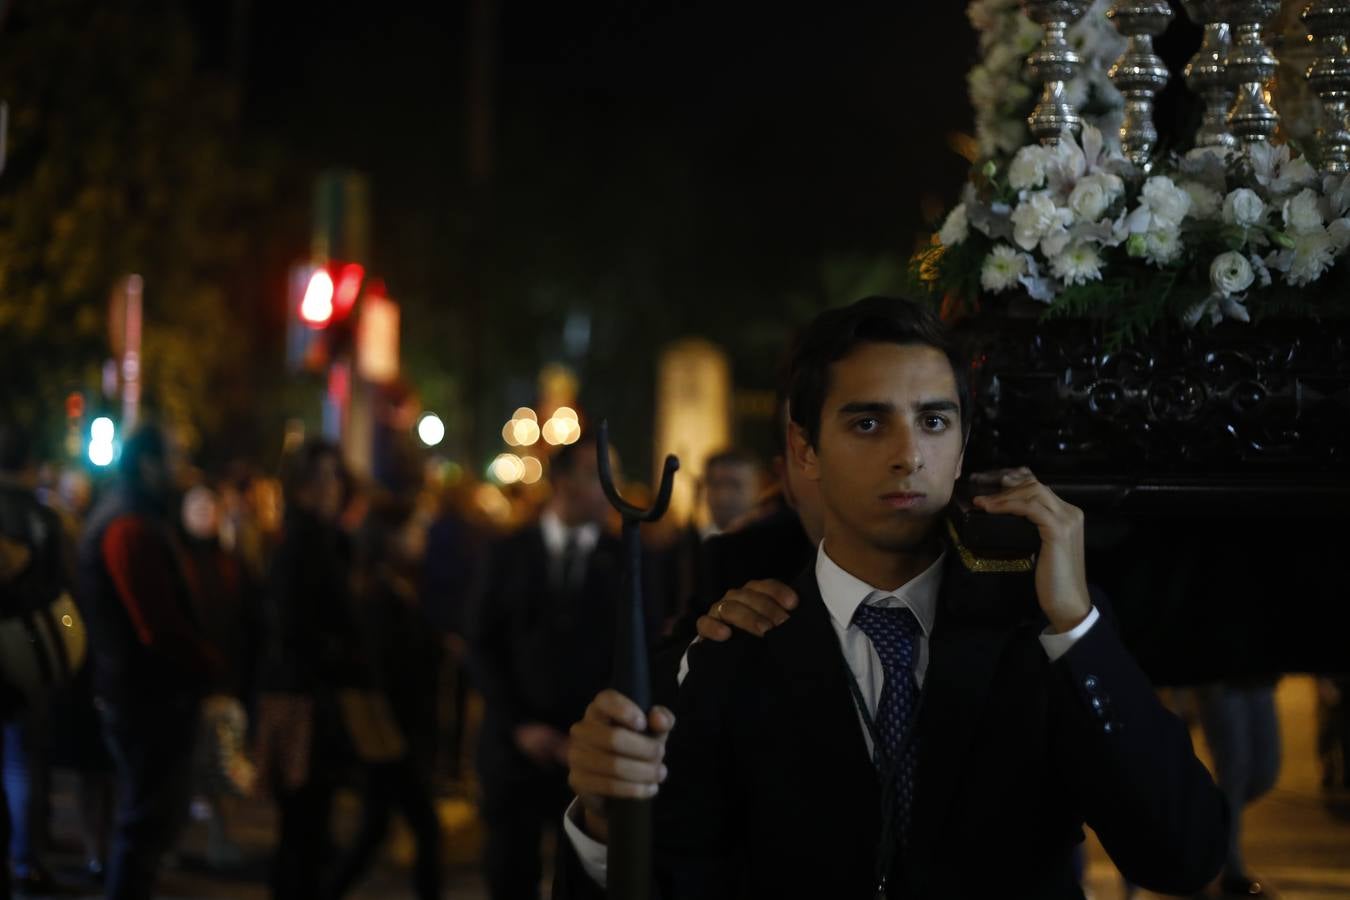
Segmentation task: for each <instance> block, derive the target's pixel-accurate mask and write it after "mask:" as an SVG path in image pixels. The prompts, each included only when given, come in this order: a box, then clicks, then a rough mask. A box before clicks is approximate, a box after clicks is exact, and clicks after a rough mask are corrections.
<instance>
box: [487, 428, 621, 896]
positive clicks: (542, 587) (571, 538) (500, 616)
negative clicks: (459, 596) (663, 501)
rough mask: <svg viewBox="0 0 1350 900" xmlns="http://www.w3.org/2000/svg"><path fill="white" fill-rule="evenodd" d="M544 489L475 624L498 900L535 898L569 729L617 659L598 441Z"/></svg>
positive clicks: (509, 547) (506, 549) (565, 459)
mask: <svg viewBox="0 0 1350 900" xmlns="http://www.w3.org/2000/svg"><path fill="white" fill-rule="evenodd" d="M614 469H615V471H617V469H618V466H617V465H615V467H614ZM549 478H550V481H551V484H552V488H553V496H552V498H551V499H550V501H549V503H548V505H547V507H545V509H544V511H543V513H542V514H541V515H540V517H539V521H538V522H536V523H535V524H533V525H531V526H529V527H527V528H525V529H523V530H521V531H520V532H518V533H516V534H514V535H510V536H508V537H506V538H504V539H503V540H501V541H500V542H498V543H497V544H496V545H494V546H493V547H492V549H491V553H490V561H489V564H488V572H487V578H486V581H485V584H484V590H483V591H482V593H481V595H480V596H479V598H478V599H477V601H476V603H475V608H474V609H473V610H472V616H471V621H470V632H469V652H470V664H471V667H472V671H473V674H474V677H475V680H476V682H477V686H478V688H479V690H481V691H482V693H483V698H484V700H485V703H486V711H485V714H484V721H483V727H482V733H481V736H480V742H479V748H478V772H479V777H480V779H481V782H482V786H483V808H482V814H483V819H484V821H485V823H486V825H487V832H488V834H487V847H486V850H485V860H484V864H485V866H486V869H487V878H488V887H489V891H490V893H491V896H492V897H493V898H494V900H515V898H533V897H536V896H538V890H539V879H540V874H541V862H540V838H541V836H542V833H543V830H544V828H545V827H548V828H556V827H557V825H558V822H559V818H560V816H561V814H562V809H563V807H564V806H566V804H567V800H568V790H567V770H566V754H567V728H568V726H569V725H570V724H571V723H572V722H574V721H576V719H577V718H579V717H580V715H581V713H582V712H583V711H584V710H585V708H586V704H587V702H588V701H589V700H590V698H591V697H592V696H594V695H595V692H596V691H597V690H599V689H600V688H601V687H603V686H604V685H605V684H606V683H607V682H608V677H609V671H610V661H611V657H612V650H611V648H612V645H613V640H612V635H613V631H614V616H615V613H614V610H615V603H616V602H617V599H618V597H619V590H620V577H621V575H622V563H621V556H620V547H619V542H618V541H617V540H616V539H615V538H614V537H613V536H612V535H609V534H606V533H605V527H604V526H605V522H606V521H607V519H608V516H609V513H610V507H609V504H608V501H607V500H606V499H605V495H604V491H603V489H602V488H601V486H600V476H599V472H598V466H597V465H596V445H595V441H594V440H593V439H592V440H586V439H584V438H583V439H582V440H581V441H579V442H578V443H576V444H571V445H567V446H564V447H563V448H562V449H561V450H559V451H558V452H557V454H556V455H555V456H554V457H553V459H552V461H551V462H550V465H549Z"/></svg>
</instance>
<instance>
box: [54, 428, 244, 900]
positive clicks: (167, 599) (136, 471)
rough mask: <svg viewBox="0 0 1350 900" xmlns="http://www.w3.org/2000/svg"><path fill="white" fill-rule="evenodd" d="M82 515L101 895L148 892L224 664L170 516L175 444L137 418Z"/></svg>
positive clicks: (115, 899)
mask: <svg viewBox="0 0 1350 900" xmlns="http://www.w3.org/2000/svg"><path fill="white" fill-rule="evenodd" d="M119 466H120V479H119V482H118V484H117V486H116V487H115V488H114V489H113V490H112V491H110V492H109V493H108V494H107V495H106V496H104V498H103V499H102V500H101V501H100V502H99V504H98V505H97V506H96V507H95V508H94V511H93V513H92V514H91V515H90V521H89V523H88V525H87V527H86V529H85V533H84V537H83V539H82V541H81V545H80V555H79V560H80V561H79V599H80V603H81V605H82V607H83V608H84V611H85V618H86V620H87V622H88V626H89V638H90V645H91V648H92V650H93V653H92V662H93V671H94V696H95V703H96V706H97V708H98V711H99V715H100V717H101V718H102V721H103V734H104V738H105V740H106V741H107V744H108V747H109V750H110V751H111V754H112V758H113V764H114V768H115V772H116V784H117V796H118V801H117V813H116V825H115V835H114V839H113V849H112V854H111V856H110V858H109V861H108V870H107V896H108V897H109V900H148V898H149V897H150V896H151V894H152V893H153V891H154V886H155V882H156V880H157V876H158V871H159V865H160V860H161V858H162V856H163V855H164V853H165V852H166V851H167V850H168V849H169V847H170V845H171V843H172V841H173V839H174V837H175V836H176V834H177V831H178V829H179V827H180V826H181V825H182V823H183V821H184V820H185V818H186V815H187V806H188V800H189V794H190V790H191V782H192V758H193V751H194V746H195V743H196V734H197V721H198V714H199V710H200V704H201V699H202V697H203V696H204V695H205V693H206V691H207V690H208V688H209V686H210V685H211V684H213V683H214V681H215V679H216V678H217V677H218V676H219V673H220V671H221V669H222V664H223V663H222V659H221V656H220V653H219V651H218V650H217V649H216V648H215V647H214V646H213V645H212V644H211V643H210V642H209V641H208V640H207V638H206V635H205V633H204V631H203V630H202V628H201V626H200V623H199V622H198V620H197V618H196V612H195V607H194V604H193V602H192V599H191V595H190V589H189V585H188V582H187V580H186V578H185V576H184V572H183V564H182V553H181V547H180V545H179V541H178V538H177V535H176V532H175V529H174V526H173V522H172V520H171V517H170V516H171V513H170V505H169V501H170V497H171V487H172V476H171V473H172V471H173V469H172V466H173V456H172V450H171V448H170V446H169V444H168V442H167V441H166V439H165V438H164V436H163V434H162V433H161V432H160V431H158V430H157V429H155V428H150V427H145V428H142V429H141V430H140V431H139V432H137V433H136V434H134V435H132V436H131V437H130V438H129V439H128V440H127V442H126V444H125V445H124V446H123V447H122V457H121V461H120V463H119Z"/></svg>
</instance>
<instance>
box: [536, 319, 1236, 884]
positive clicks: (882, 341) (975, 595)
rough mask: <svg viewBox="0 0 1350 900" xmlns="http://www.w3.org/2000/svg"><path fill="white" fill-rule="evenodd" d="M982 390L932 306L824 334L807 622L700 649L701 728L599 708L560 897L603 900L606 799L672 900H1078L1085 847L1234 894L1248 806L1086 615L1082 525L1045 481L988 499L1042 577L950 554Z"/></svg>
mask: <svg viewBox="0 0 1350 900" xmlns="http://www.w3.org/2000/svg"><path fill="white" fill-rule="evenodd" d="M966 371H967V369H966V366H965V363H964V362H963V361H962V360H961V358H960V356H959V355H958V354H957V353H956V352H955V350H954V349H953V348H952V346H951V344H950V343H949V339H948V338H947V336H946V333H945V331H944V330H943V328H942V326H941V324H940V323H939V322H938V321H937V320H936V317H935V316H933V314H932V313H931V312H930V311H929V310H927V308H926V307H924V306H922V305H921V304H918V303H914V302H909V301H897V300H888V299H885V298H869V299H867V300H864V301H860V302H859V303H857V304H854V305H853V306H851V307H847V308H843V309H836V310H831V311H829V312H827V313H824V314H822V315H821V316H819V317H818V318H817V319H816V321H815V322H813V323H812V325H811V326H810V328H808V329H807V331H806V333H805V334H804V336H803V339H802V340H801V341H800V342H799V344H798V346H797V348H796V350H795V352H794V357H793V364H792V370H791V372H792V373H791V376H790V384H791V392H790V410H791V413H792V419H793V427H792V440H791V452H792V455H793V457H794V460H795V461H796V462H797V463H798V464H799V465H800V466H801V468H802V470H803V472H804V474H805V475H806V477H807V478H809V479H810V480H812V481H814V482H815V483H816V484H817V486H818V487H819V489H820V496H821V499H822V502H823V509H824V513H825V516H824V539H823V542H822V544H821V546H820V548H819V550H818V552H817V555H816V558H815V561H814V564H813V565H812V566H811V567H810V568H809V569H808V570H807V571H806V572H804V573H803V574H802V575H801V577H799V578H798V579H797V581H796V583H795V586H794V587H795V591H794V593H795V596H796V597H797V598H798V602H797V604H795V610H794V611H793V612H792V613H791V615H790V616H789V617H787V618H786V621H781V622H780V623H779V624H776V626H775V627H773V628H771V629H769V630H767V633H765V632H764V631H759V632H758V633H760V634H765V636H764V637H763V639H762V640H757V639H755V638H754V637H751V636H749V635H747V634H745V633H744V632H739V633H737V634H736V635H734V636H732V638H731V640H729V641H727V642H725V643H715V642H703V643H701V644H697V645H695V646H694V647H693V648H692V649H691V650H690V652H689V654H688V658H687V660H686V664H685V665H684V666H682V667H681V673H680V676H679V678H680V681H681V687H680V690H679V693H678V696H677V698H676V700H675V712H676V713H678V714H679V715H680V727H679V728H678V729H674V730H673V731H672V729H673V728H674V724H675V722H674V714H672V712H671V711H670V710H668V709H665V708H662V707H657V708H654V709H653V710H652V712H651V714H650V716H644V715H643V713H642V712H641V711H640V710H638V709H636V707H634V706H633V704H632V703H631V702H629V701H628V700H627V699H626V698H624V697H622V696H620V695H618V694H617V693H615V692H613V691H606V692H603V693H601V694H600V695H598V696H597V698H596V699H595V701H593V702H592V704H591V705H590V707H588V709H587V713H586V716H585V718H584V719H583V720H582V721H581V722H579V723H577V725H576V726H574V728H573V730H572V737H573V747H572V749H571V752H570V754H569V762H570V765H571V769H572V774H571V783H572V785H573V787H574V788H575V789H576V790H577V792H578V794H579V795H580V796H579V800H580V802H579V803H578V804H575V805H574V806H573V807H571V808H570V809H569V814H568V818H567V820H566V821H567V833H568V839H569V840H568V846H567V847H566V848H565V851H566V852H565V854H564V859H563V864H562V866H561V868H560V873H559V879H558V882H557V885H558V892H557V895H558V896H560V897H567V898H577V897H590V896H600V895H602V894H603V890H604V886H605V884H606V883H607V877H608V875H607V871H606V868H605V859H604V857H605V849H604V846H603V841H604V840H605V839H606V837H607V820H606V818H605V815H604V811H603V804H602V803H600V802H599V801H600V800H601V798H604V797H651V796H653V795H657V793H658V790H659V797H658V799H657V802H656V810H655V814H656V858H655V861H656V871H655V876H656V890H657V893H658V895H659V896H662V897H664V898H667V900H672V898H683V897H691V898H692V897H699V898H705V897H732V896H765V897H769V896H774V897H777V896H836V897H858V898H862V897H873V898H877V897H905V898H929V897H944V898H945V897H988V896H1003V895H1009V896H1024V897H1052V898H1061V897H1062V898H1066V900H1067V898H1081V897H1082V896H1083V894H1082V890H1081V888H1080V887H1079V884H1078V879H1077V877H1076V872H1075V868H1074V852H1075V848H1076V847H1077V846H1078V845H1079V844H1080V843H1081V841H1082V825H1083V824H1084V822H1085V821H1086V823H1087V824H1089V825H1091V826H1092V827H1093V828H1094V830H1095V831H1096V832H1097V834H1098V836H1099V837H1100V838H1101V840H1102V843H1103V845H1104V846H1105V847H1106V849H1107V851H1108V853H1110V855H1111V856H1112V859H1113V860H1114V861H1115V862H1116V864H1117V865H1118V866H1119V867H1120V868H1121V870H1122V871H1123V872H1124V873H1126V874H1127V875H1128V876H1129V877H1131V879H1132V880H1134V881H1135V882H1137V883H1140V884H1143V885H1145V886H1146V887H1149V888H1151V889H1154V890H1158V891H1163V892H1166V893H1187V892H1190V891H1194V890H1198V889H1199V888H1201V887H1202V886H1203V885H1204V884H1206V883H1207V882H1208V881H1209V880H1210V879H1211V878H1212V877H1213V876H1214V875H1215V874H1216V873H1217V871H1218V869H1219V867H1220V865H1221V863H1222V859H1223V855H1224V849H1225V844H1226V836H1227V828H1228V814H1227V808H1226V805H1225V803H1224V801H1223V798H1222V796H1221V795H1220V794H1219V792H1218V790H1217V789H1216V788H1215V786H1214V784H1213V782H1212V780H1211V779H1210V777H1209V775H1208V773H1207V772H1206V771H1205V770H1204V768H1203V766H1201V765H1200V763H1199V762H1198V761H1197V760H1196V759H1195V756H1194V753H1193V752H1192V749H1191V746H1190V740H1189V737H1188V735H1187V732H1186V729H1185V727H1184V726H1183V725H1182V723H1181V722H1179V721H1178V720H1177V719H1176V718H1175V717H1173V716H1172V715H1171V714H1170V713H1168V712H1167V711H1166V710H1165V709H1163V707H1162V706H1161V705H1160V704H1159V703H1158V701H1157V699H1156V697H1155V696H1154V693H1153V690H1152V687H1151V685H1150V684H1149V682H1148V680H1147V679H1146V678H1145V676H1144V675H1143V673H1142V672H1141V671H1140V670H1139V669H1138V667H1137V666H1136V665H1135V664H1134V662H1133V660H1132V659H1131V658H1130V657H1129V655H1128V653H1127V652H1126V651H1125V649H1124V647H1123V645H1122V644H1121V643H1120V640H1119V637H1118V636H1117V634H1116V633H1115V630H1114V628H1113V627H1112V625H1111V624H1110V622H1109V620H1108V618H1107V617H1106V616H1105V615H1103V612H1102V608H1103V606H1104V603H1105V600H1104V598H1103V597H1102V596H1101V595H1100V594H1099V593H1097V592H1095V591H1090V590H1089V588H1088V584H1087V580H1086V572H1085V566H1084V562H1083V560H1084V551H1083V528H1082V525H1083V516H1082V513H1081V511H1080V510H1077V509H1076V508H1074V507H1072V506H1070V505H1068V504H1066V503H1064V502H1063V501H1062V500H1060V499H1059V498H1058V497H1056V496H1055V495H1054V493H1053V492H1051V491H1050V490H1049V489H1048V488H1047V487H1045V486H1044V485H1042V484H1041V483H1040V482H1038V481H1037V480H1036V478H1035V477H1034V475H1032V474H1031V473H1030V472H1029V471H1027V470H1025V469H1017V470H1009V471H1006V472H1000V473H994V474H993V475H990V476H988V477H987V478H986V479H985V480H986V481H987V482H988V485H989V487H990V488H991V489H992V490H993V491H994V493H993V494H991V495H990V496H987V497H982V498H980V499H979V500H977V501H976V505H977V507H978V508H980V509H982V510H983V511H985V512H989V513H995V514H1007V515H1014V516H1020V517H1023V518H1026V519H1028V520H1030V521H1031V522H1032V523H1033V524H1034V525H1035V526H1036V529H1037V532H1038V533H1039V536H1040V541H1041V547H1040V552H1039V554H1038V555H1037V558H1036V565H1035V569H1034V572H1028V573H1026V574H1024V575H1007V576H991V575H978V574H974V572H972V571H971V570H969V569H968V568H967V566H966V565H965V564H964V563H963V562H962V554H961V549H962V548H960V547H957V546H955V545H954V543H953V542H952V541H951V540H950V539H949V537H948V534H947V532H946V531H945V530H944V529H943V528H942V523H943V521H944V516H943V513H944V510H945V507H946V506H947V503H948V501H949V500H950V497H951V494H952V491H953V486H954V483H955V481H956V479H957V477H958V476H959V474H960V471H961V464H962V460H963V457H964V449H965V437H966V435H967V434H968V429H969V417H968V410H969V407H970V401H969V397H968V389H967V386H966ZM787 605H788V606H793V605H794V604H791V603H788V604H787ZM649 728H650V732H651V733H650V734H649V733H647V732H648V729H649ZM667 737H669V743H668V744H667ZM667 776H668V777H667ZM972 852H978V853H979V854H980V858H981V860H982V862H981V864H979V865H972V864H971V854H972Z"/></svg>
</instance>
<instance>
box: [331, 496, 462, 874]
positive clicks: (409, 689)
mask: <svg viewBox="0 0 1350 900" xmlns="http://www.w3.org/2000/svg"><path fill="white" fill-rule="evenodd" d="M410 533H411V509H410V507H409V506H408V505H407V504H403V503H400V502H398V501H394V500H389V501H386V502H383V503H380V504H379V505H377V506H376V507H375V508H373V509H372V510H371V511H370V513H369V515H367V517H366V521H365V522H364V523H363V524H362V527H361V529H360V535H359V544H360V551H361V552H360V554H359V560H358V570H359V578H358V585H359V587H358V592H357V622H358V623H359V625H360V631H361V637H362V643H363V645H364V647H365V657H366V659H367V661H368V662H369V664H370V666H371V668H372V670H373V675H374V686H375V688H376V689H377V690H379V691H381V692H383V694H384V696H385V697H386V698H387V700H388V702H389V706H390V710H391V712H392V713H393V719H394V722H395V724H396V725H397V726H398V730H399V731H400V732H401V734H402V737H403V740H404V744H405V750H404V752H403V753H401V754H399V755H398V756H397V757H396V758H394V759H389V760H382V761H379V762H374V763H370V764H368V765H366V766H365V767H364V769H365V788H364V791H363V792H362V797H361V820H360V823H359V824H358V825H357V829H356V835H355V837H354V838H353V840H352V843H351V845H350V846H349V847H348V848H347V850H346V852H345V853H344V854H343V856H342V858H341V859H340V860H339V862H338V866H337V874H336V875H335V876H334V878H333V882H332V885H331V887H330V890H329V891H328V896H329V897H330V898H332V900H339V898H341V897H344V896H346V894H347V893H348V892H349V891H350V890H351V889H352V888H353V887H355V886H356V884H358V883H359V882H360V881H361V880H362V879H363V878H364V877H365V875H366V874H367V873H368V872H369V870H370V866H371V864H372V863H373V862H374V860H375V855H376V853H377V852H378V851H379V849H380V847H381V846H382V845H383V844H384V840H385V837H386V836H387V835H388V834H389V826H390V823H391V822H392V821H393V816H394V813H395V812H398V813H400V814H401V815H402V816H403V819H404V821H406V822H407V823H408V827H409V829H410V830H411V831H412V834H413V839H414V841H415V842H416V847H417V850H416V857H415V858H414V862H413V890H414V892H415V894H416V896H417V898H418V900H437V898H439V897H440V895H441V880H442V879H441V866H440V847H441V831H440V821H439V819H438V818H437V816H436V805H435V800H436V793H435V790H434V788H433V777H434V768H435V759H436V737H437V703H436V691H435V687H436V681H437V677H438V675H439V671H440V665H441V641H440V639H439V637H438V634H437V632H436V629H435V628H434V627H432V625H431V622H430V621H429V619H428V617H427V615H426V614H425V612H424V610H423V609H422V606H421V604H420V602H419V597H418V593H417V584H416V581H415V580H414V579H415V575H416V572H417V563H418V562H419V561H418V560H417V559H416V555H415V553H414V551H413V550H412V544H413V543H414V542H413V541H411V540H409V535H410Z"/></svg>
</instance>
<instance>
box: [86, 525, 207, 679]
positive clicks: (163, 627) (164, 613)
mask: <svg viewBox="0 0 1350 900" xmlns="http://www.w3.org/2000/svg"><path fill="white" fill-rule="evenodd" d="M102 551H103V558H104V561H105V562H106V564H107V568H108V573H109V575H110V576H111V577H112V581H113V584H114V585H115V586H116V588H117V595H118V597H119V598H120V599H121V601H122V606H123V608H124V609H126V612H127V616H128V618H129V619H130V620H131V624H132V627H133V628H134V629H135V631H136V637H137V638H138V639H139V640H140V642H141V643H142V644H143V645H145V646H146V647H148V648H149V649H150V650H151V651H152V652H154V653H157V654H159V655H160V656H163V657H164V658H165V659H168V660H170V661H171V662H173V663H174V664H175V665H176V666H177V667H178V668H180V669H182V670H183V671H185V672H190V673H193V674H194V675H197V676H200V677H203V678H211V677H213V676H214V674H215V672H216V671H217V669H218V668H219V653H218V652H217V651H216V649H215V648H214V647H213V646H212V645H211V644H209V643H207V642H206V641H205V640H203V639H202V636H201V634H200V633H199V632H198V630H197V628H196V626H194V625H193V624H192V622H191V621H190V620H189V619H188V618H187V616H186V615H185V614H184V612H183V610H182V609H181V608H180V606H179V591H178V587H177V584H176V583H175V581H174V578H173V575H172V572H173V569H172V561H171V559H170V558H168V554H169V553H170V552H171V551H170V549H169V548H168V547H166V546H163V541H162V539H161V538H160V537H159V536H157V535H156V534H155V533H154V530H153V529H151V528H150V527H149V526H147V525H146V524H145V523H144V522H143V521H142V520H141V519H139V518H138V517H135V516H123V517H122V518H119V519H116V520H115V521H113V523H112V524H111V525H109V526H108V529H107V531H106V532H104V535H103V543H102Z"/></svg>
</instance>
